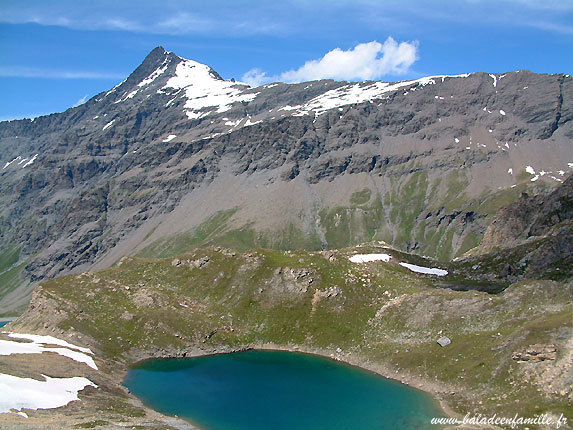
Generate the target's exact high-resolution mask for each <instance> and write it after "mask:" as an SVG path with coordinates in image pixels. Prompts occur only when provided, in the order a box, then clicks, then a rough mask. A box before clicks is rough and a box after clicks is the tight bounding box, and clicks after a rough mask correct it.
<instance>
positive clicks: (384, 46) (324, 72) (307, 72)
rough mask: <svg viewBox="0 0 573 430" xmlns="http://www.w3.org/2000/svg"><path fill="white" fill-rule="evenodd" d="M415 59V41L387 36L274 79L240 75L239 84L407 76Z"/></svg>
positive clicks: (258, 72)
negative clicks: (240, 81) (240, 82)
mask: <svg viewBox="0 0 573 430" xmlns="http://www.w3.org/2000/svg"><path fill="white" fill-rule="evenodd" d="M417 59H418V43H417V42H401V43H398V42H396V41H395V40H394V39H393V38H391V37H389V38H388V39H386V41H385V42H384V43H380V42H377V41H372V42H368V43H360V44H358V45H356V46H355V47H354V48H352V49H349V50H347V51H343V50H342V49H340V48H336V49H333V50H332V51H330V52H328V53H327V54H326V55H324V56H323V57H322V58H320V59H317V60H311V61H307V62H306V63H305V64H304V65H303V66H301V67H299V68H298V69H295V70H289V71H286V72H283V73H281V74H280V75H276V76H267V75H266V74H265V72H263V71H261V70H260V69H252V70H249V71H248V72H247V73H245V74H244V75H243V77H242V81H243V82H246V83H247V84H249V85H252V86H258V85H261V84H263V83H266V82H272V81H281V82H304V81H314V80H318V79H336V80H349V81H350V80H375V79H380V78H381V77H382V76H384V75H400V74H404V73H407V72H408V71H409V69H410V66H412V64H414V62H415V61H416V60H417Z"/></svg>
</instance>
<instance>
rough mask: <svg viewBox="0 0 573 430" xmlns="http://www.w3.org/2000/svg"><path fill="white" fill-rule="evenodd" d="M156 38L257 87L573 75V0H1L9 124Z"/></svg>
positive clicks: (94, 85)
mask: <svg viewBox="0 0 573 430" xmlns="http://www.w3.org/2000/svg"><path fill="white" fill-rule="evenodd" d="M158 45H162V46H164V47H165V49H167V50H169V51H173V52H175V53H176V54H178V55H180V56H182V57H185V58H189V59H193V60H196V61H199V62H201V63H205V64H208V65H210V66H211V67H213V68H214V69H215V70H216V71H217V72H219V74H221V75H222V76H223V77H224V78H227V79H228V78H236V79H239V80H247V81H249V82H251V83H263V82H267V81H270V80H284V81H290V82H294V81H297V80H309V79H319V78H335V79H347V80H360V79H380V80H387V81H394V80H402V79H412V78H418V77H422V76H428V75H437V74H461V73H468V72H477V71H484V72H490V73H501V72H507V71H513V70H520V69H528V70H531V71H534V72H538V73H566V74H573V55H572V53H573V49H572V48H573V0H543V1H541V0H538V1H534V0H448V1H445V0H443V1H440V0H425V1H418V0H401V1H394V0H378V1H376V0H281V1H280V2H271V1H268V0H265V1H263V0H251V1H246V0H232V1H230V0H211V1H193V0H186V1H184V0H162V1H149V0H138V1H132V0H123V1H117V0H101V1H98V0H93V1H89V2H88V1H83V0H82V1H78V0H51V1H45V0H41V1H34V0H20V1H11V0H0V52H2V55H0V100H1V103H0V120H6V119H13V118H23V117H34V116H38V115H42V114H48V113H52V112H58V111H63V110H65V109H67V108H69V107H71V106H73V105H75V104H77V103H80V102H81V101H85V100H86V98H90V97H92V96H94V95H95V94H97V93H99V92H101V91H105V90H108V89H110V88H111V87H113V86H114V85H115V84H117V83H118V82H120V81H122V80H123V79H124V78H125V77H126V76H127V75H128V74H129V73H130V72H131V71H133V69H135V68H136V67H137V66H138V65H139V64H140V63H141V61H142V60H143V58H144V57H145V55H146V54H147V53H148V52H149V51H150V50H151V49H153V48H154V47H155V46H158Z"/></svg>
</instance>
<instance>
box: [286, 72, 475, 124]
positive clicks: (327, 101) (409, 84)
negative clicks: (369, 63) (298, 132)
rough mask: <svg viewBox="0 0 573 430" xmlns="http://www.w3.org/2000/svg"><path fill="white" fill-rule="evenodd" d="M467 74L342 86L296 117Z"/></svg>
mask: <svg viewBox="0 0 573 430" xmlns="http://www.w3.org/2000/svg"><path fill="white" fill-rule="evenodd" d="M468 76H469V74H464V75H455V76H450V75H438V76H428V77H425V78H421V79H417V80H414V81H402V82H393V83H390V82H373V83H364V82H357V83H352V84H347V85H343V86H341V87H339V88H336V89H333V90H329V91H327V92H325V93H324V94H321V95H319V96H317V97H314V98H313V99H311V100H309V101H308V102H306V103H305V104H303V105H302V106H300V110H299V112H297V113H296V115H304V114H303V113H302V112H314V113H315V114H316V115H322V114H323V113H325V112H326V111H328V110H330V109H335V108H340V107H342V106H347V105H352V104H357V103H364V102H372V100H375V99H380V98H382V97H383V96H384V95H385V94H388V93H391V92H394V91H398V90H402V89H405V90H407V91H415V90H416V88H418V89H420V88H423V87H425V86H427V85H434V84H435V83H436V80H437V79H440V78H441V79H442V82H443V80H444V79H445V78H466V77H468ZM436 98H438V99H440V100H443V99H444V98H443V97H440V96H436ZM295 108H298V107H291V106H285V107H284V108H283V109H282V110H294V109H295Z"/></svg>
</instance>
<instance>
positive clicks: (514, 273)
mask: <svg viewBox="0 0 573 430" xmlns="http://www.w3.org/2000/svg"><path fill="white" fill-rule="evenodd" d="M513 250H520V252H519V253H518V254H516V255H518V258H517V259H511V258H506V261H505V263H504V268H503V269H502V270H501V271H498V273H497V275H498V276H501V277H508V278H510V279H511V278H515V280H517V279H522V278H523V277H527V278H534V279H540V278H543V277H547V275H549V276H550V277H552V278H554V279H571V276H572V275H573V176H570V177H569V178H568V179H567V180H566V181H565V182H564V183H563V185H561V186H560V187H558V188H557V189H555V190H553V191H552V192H549V193H546V194H540V195H536V196H533V197H531V196H529V195H527V194H526V193H524V194H523V195H522V196H521V198H520V199H519V200H517V201H516V202H514V203H512V204H511V205H509V206H507V207H504V208H502V209H500V211H499V212H498V214H497V215H496V216H495V217H494V218H493V220H492V223H491V224H490V226H489V227H488V228H487V230H486V233H485V236H484V238H483V241H482V243H481V244H480V246H479V247H477V248H475V249H473V250H472V251H471V254H473V255H476V256H480V255H484V254H487V253H489V255H494V256H495V255H496V254H498V255H501V256H503V255H505V256H506V257H507V256H508V251H510V252H509V253H514V252H513ZM478 258H479V257H478ZM494 258H495V257H494ZM511 260H514V261H511Z"/></svg>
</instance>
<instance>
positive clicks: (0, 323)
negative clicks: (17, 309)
mask: <svg viewBox="0 0 573 430" xmlns="http://www.w3.org/2000/svg"><path fill="white" fill-rule="evenodd" d="M9 322H10V321H0V327H4V326H5V325H6V324H8V323H9Z"/></svg>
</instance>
